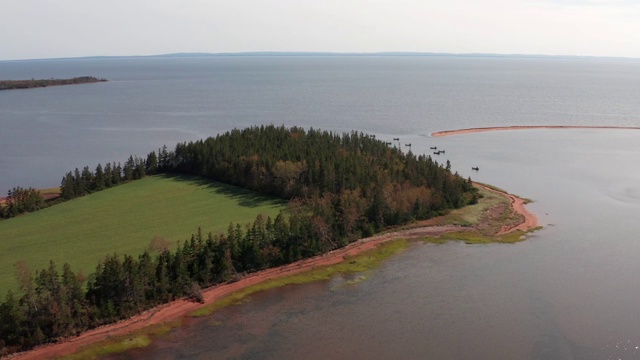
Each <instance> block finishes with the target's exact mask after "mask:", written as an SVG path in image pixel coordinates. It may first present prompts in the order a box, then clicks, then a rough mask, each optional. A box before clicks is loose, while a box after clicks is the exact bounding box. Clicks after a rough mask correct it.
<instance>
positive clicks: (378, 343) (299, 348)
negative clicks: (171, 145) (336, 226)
mask: <svg viewBox="0 0 640 360" xmlns="http://www.w3.org/2000/svg"><path fill="white" fill-rule="evenodd" d="M411 141H412V143H413V144H414V148H417V150H418V151H416V152H418V153H421V152H427V150H428V147H429V146H434V145H435V144H437V146H438V147H439V148H441V147H442V148H446V149H447V152H446V155H447V158H442V161H446V159H449V160H451V162H452V164H453V168H454V170H457V171H459V172H460V173H461V174H463V175H464V176H467V175H471V176H472V177H473V178H474V180H480V181H486V182H488V183H491V184H495V185H496V186H499V187H502V188H505V189H508V190H509V191H512V192H514V193H517V194H519V195H522V196H526V197H528V198H531V199H533V200H534V201H535V202H534V203H533V204H530V205H529V208H530V209H531V210H532V211H534V212H536V213H537V214H538V215H539V218H540V220H541V222H542V225H544V226H545V229H544V230H541V231H539V232H536V233H535V235H534V236H532V238H531V239H529V240H528V241H525V242H523V243H519V244H513V245H495V244H494V245H465V244H462V243H457V242H451V243H447V244H444V245H431V244H429V245H426V244H422V243H415V244H414V245H413V246H412V247H411V248H410V249H409V251H406V252H405V253H403V254H401V255H398V256H396V257H394V258H392V259H390V260H389V261H387V262H386V263H385V264H384V265H383V266H382V267H381V268H380V269H378V270H377V271H376V272H374V273H373V274H372V275H371V276H369V277H368V278H367V280H366V281H362V282H356V283H355V284H352V285H347V284H346V283H345V282H344V281H341V280H340V279H339V278H338V279H336V280H334V281H330V282H322V283H316V284H311V285H304V286H288V287H285V288H280V289H274V290H270V291H267V292H264V293H261V294H257V295H255V296H253V297H251V299H250V301H248V302H246V303H244V304H242V305H240V306H234V307H230V308H227V309H224V310H221V311H219V312H217V313H215V314H213V315H212V316H210V317H207V318H204V319H194V320H190V324H189V325H188V326H185V327H184V328H181V329H178V330H176V331H175V332H174V333H173V334H172V335H171V336H169V337H167V338H163V339H160V340H158V341H157V342H155V343H154V344H153V345H152V346H150V347H149V348H147V349H140V350H136V351H132V352H130V353H127V354H123V355H121V356H117V357H114V358H122V359H124V358H139V359H145V358H157V359H192V358H193V359H211V358H243V359H267V358H269V359H281V358H292V359H295V358H310V359H327V358H377V359H388V358H424V359H427V358H428V359H618V358H620V359H637V358H640V350H638V346H640V332H639V331H638V324H639V323H640V318H639V317H640V311H639V305H638V299H639V298H640V280H638V276H637V274H638V273H640V261H639V259H638V254H640V251H639V250H640V239H639V238H638V235H637V234H638V229H639V226H640V225H638V222H637V219H638V218H640V206H639V205H640V204H639V203H638V201H637V194H638V193H637V191H636V190H634V189H637V186H638V185H637V184H640V170H639V169H636V167H635V164H636V163H637V159H638V156H639V155H640V132H638V131H619V130H558V131H549V130H535V131H522V132H512V133H509V132H501V133H484V134H475V135H463V136H459V137H450V138H438V139H435V138H429V137H418V136H416V137H415V138H414V139H412V140H411ZM471 166H479V167H480V169H481V170H480V172H478V173H475V172H472V171H471Z"/></svg>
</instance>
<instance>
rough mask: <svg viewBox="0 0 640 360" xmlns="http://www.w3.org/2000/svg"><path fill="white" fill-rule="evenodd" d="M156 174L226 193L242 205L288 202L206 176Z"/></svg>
mask: <svg viewBox="0 0 640 360" xmlns="http://www.w3.org/2000/svg"><path fill="white" fill-rule="evenodd" d="M156 176H158V177H162V178H165V179H171V180H173V181H180V182H184V183H187V184H192V185H197V186H203V187H206V188H207V189H209V190H210V191H212V192H213V193H215V194H220V195H225V196H227V197H230V198H232V199H234V200H236V201H237V202H238V205H240V206H242V207H247V208H255V207H262V206H283V205H285V204H286V200H284V199H281V198H278V197H274V196H269V195H263V194H260V193H257V192H254V191H251V190H247V189H244V188H241V187H238V186H234V185H229V184H225V183H222V182H219V181H214V180H211V179H207V178H204V177H199V176H192V175H184V174H160V175H156Z"/></svg>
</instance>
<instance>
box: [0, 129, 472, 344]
mask: <svg viewBox="0 0 640 360" xmlns="http://www.w3.org/2000/svg"><path fill="white" fill-rule="evenodd" d="M128 165H131V166H127V164H126V165H125V168H123V170H122V172H121V171H120V170H119V167H118V166H117V165H115V166H112V167H111V169H110V170H111V172H112V175H111V177H108V176H105V174H104V173H105V169H104V168H102V167H101V166H98V167H97V168H96V171H95V172H91V171H89V170H88V168H86V170H87V171H82V172H79V171H76V172H75V173H68V174H67V175H66V176H65V177H64V178H63V181H62V185H61V193H62V197H63V198H65V199H73V198H76V197H79V196H84V195H86V194H88V193H90V192H93V191H99V190H100V189H102V188H103V186H104V187H106V184H104V181H106V180H107V179H109V178H110V179H113V178H114V177H113V174H114V168H115V173H117V175H119V176H124V177H125V179H126V178H127V177H130V178H131V179H132V180H133V179H134V178H138V177H139V178H141V177H143V176H144V175H146V174H149V173H174V174H175V173H180V174H189V175H196V176H199V177H204V178H209V179H211V180H216V181H221V182H225V183H228V184H233V185H236V186H240V187H243V188H245V189H249V190H253V191H256V192H259V193H262V194H268V195H274V196H278V197H281V198H283V199H287V200H288V201H289V205H288V211H287V212H281V213H280V214H279V215H278V216H276V217H275V218H271V217H264V216H258V217H257V218H256V219H255V221H254V222H253V223H252V224H250V225H248V226H243V225H242V224H240V223H231V224H230V225H229V226H228V228H227V230H226V232H218V233H213V232H209V233H208V234H207V235H205V234H204V233H203V232H202V231H198V233H197V234H194V235H193V236H192V237H191V239H190V240H188V241H185V242H183V243H182V245H180V246H178V248H177V249H175V251H171V250H170V249H167V248H164V249H163V250H162V251H161V252H160V253H158V254H152V253H151V252H149V251H145V252H144V253H142V254H141V255H139V256H137V257H136V256H132V255H127V254H125V255H124V256H119V255H117V254H113V255H108V256H107V257H106V258H105V259H104V260H103V261H102V262H100V263H99V264H98V265H97V267H96V268H95V272H94V273H92V274H90V275H89V276H88V277H85V276H82V275H80V274H79V273H75V272H74V271H72V270H71V266H70V265H68V264H64V266H63V267H62V272H60V271H59V270H58V266H57V264H56V263H55V262H53V261H51V262H50V264H49V266H48V268H46V269H43V270H39V271H36V272H35V274H34V273H31V272H30V271H23V272H21V276H20V282H19V283H20V292H19V293H17V294H16V293H13V292H9V293H8V294H7V296H6V297H5V301H4V302H3V303H1V304H0V334H1V339H0V341H1V343H0V352H2V353H7V352H11V351H16V350H21V349H28V348H30V347H33V346H35V345H37V344H41V343H45V342H50V341H53V340H56V339H60V338H64V337H67V336H70V335H74V334H78V333H80V332H82V331H85V330H87V329H90V328H93V327H96V326H99V325H102V324H107V323H110V322H113V321H116V320H119V319H123V318H126V317H129V316H131V315H134V314H137V313H140V312H141V311H143V310H145V309H148V308H150V307H153V306H156V305H158V304H160V303H164V302H167V301H170V300H172V299H176V298H181V297H189V298H192V299H194V300H196V301H200V300H201V299H202V294H201V293H200V289H201V288H203V287H208V286H211V285H214V284H218V283H221V282H225V281H233V280H234V279H238V278H239V277H240V276H242V274H245V273H250V272H254V271H258V270H262V269H266V268H269V267H274V266H279V265H283V264H288V263H291V262H295V261H297V260H300V259H304V258H309V257H312V256H315V255H318V254H322V253H325V252H327V251H330V250H333V249H336V248H338V247H341V246H344V245H346V244H348V243H351V242H353V241H355V240H357V239H359V238H362V237H366V236H370V235H372V234H374V233H376V232H379V231H381V230H383V229H385V228H387V227H389V226H398V225H402V224H406V223H409V222H412V221H414V220H425V219H429V218H433V217H435V216H437V215H441V214H444V213H446V212H448V211H450V210H452V209H457V208H461V207H464V206H466V205H469V204H475V203H477V200H478V196H479V195H478V192H477V189H476V188H474V187H473V186H472V184H471V182H470V181H468V180H466V179H463V178H461V177H460V176H458V175H457V174H452V173H451V172H450V171H449V167H448V166H447V167H445V166H442V165H441V164H438V163H437V162H436V161H434V160H432V159H431V157H429V156H424V155H421V156H415V155H414V154H412V153H411V152H409V153H408V154H404V153H402V152H401V151H400V150H398V149H395V148H391V147H389V146H388V145H387V144H386V143H384V142H382V141H379V140H376V139H375V137H373V136H369V135H365V134H363V133H358V132H351V133H349V134H343V135H338V134H333V133H330V132H325V131H319V130H313V129H311V130H304V129H301V128H297V127H294V128H290V129H288V128H284V127H275V126H266V127H265V126H261V127H253V128H249V129H244V130H233V131H231V132H227V133H225V134H222V135H218V136H217V137H215V138H209V139H206V140H201V141H197V142H191V143H180V144H178V145H176V147H175V150H173V151H169V150H168V149H167V148H166V147H164V148H162V149H160V150H159V152H158V154H155V152H152V153H151V154H149V156H148V157H147V159H146V160H144V161H143V160H141V159H136V158H133V157H132V158H130V161H129V162H128ZM127 168H128V169H129V171H127V170H126V169H127ZM136 173H137V175H136ZM96 195H97V194H96ZM133 196H135V195H133ZM73 201H78V200H73ZM123 205H124V206H126V203H125V204H123ZM49 210H55V209H54V208H51V209H49ZM114 211H119V210H118V209H114ZM129 221H133V222H135V219H130V220H129ZM128 226H130V225H128ZM137 226H145V225H144V224H138V225H137ZM84 241H86V242H87V243H89V244H90V243H91V241H92V240H91V236H87V238H86V239H84Z"/></svg>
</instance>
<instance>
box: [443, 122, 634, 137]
mask: <svg viewBox="0 0 640 360" xmlns="http://www.w3.org/2000/svg"><path fill="white" fill-rule="evenodd" d="M535 129H555V130H558V129H612V130H640V126H607V125H514V126H489V127H477V128H467V129H457V130H443V131H436V132H434V133H431V136H433V137H442V136H452V135H462V134H472V133H479V132H489V131H511V130H535Z"/></svg>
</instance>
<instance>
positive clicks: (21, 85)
mask: <svg viewBox="0 0 640 360" xmlns="http://www.w3.org/2000/svg"><path fill="white" fill-rule="evenodd" d="M106 81H107V79H99V78H96V77H93V76H80V77H74V78H71V79H39V80H36V79H31V80H0V90H17V89H33V88H42V87H47V86H61V85H78V84H92V83H97V82H106Z"/></svg>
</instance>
